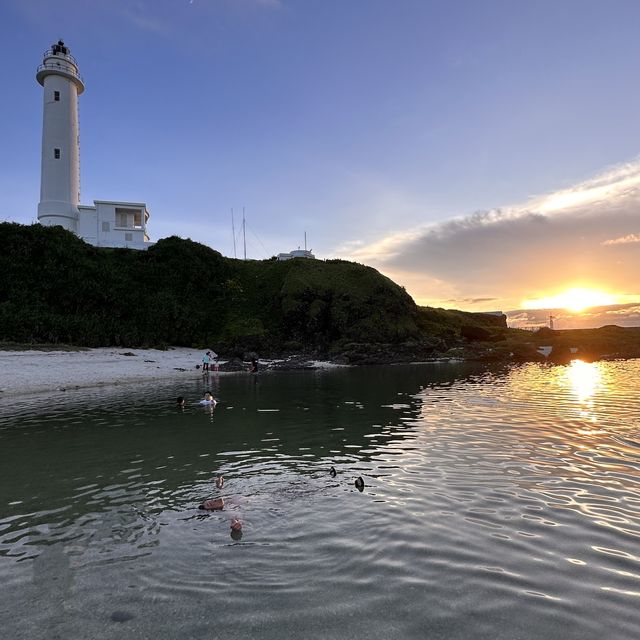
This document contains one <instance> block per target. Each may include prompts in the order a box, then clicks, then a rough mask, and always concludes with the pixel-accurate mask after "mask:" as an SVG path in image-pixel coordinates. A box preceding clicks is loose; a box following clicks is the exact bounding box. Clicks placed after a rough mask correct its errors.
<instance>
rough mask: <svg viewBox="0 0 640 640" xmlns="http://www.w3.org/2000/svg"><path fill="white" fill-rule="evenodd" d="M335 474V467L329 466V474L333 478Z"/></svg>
mask: <svg viewBox="0 0 640 640" xmlns="http://www.w3.org/2000/svg"><path fill="white" fill-rule="evenodd" d="M336 474H337V471H336V468H335V467H331V469H329V475H330V476H331V477H332V478H335V477H336Z"/></svg>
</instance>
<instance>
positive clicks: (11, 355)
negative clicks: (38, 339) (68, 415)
mask: <svg viewBox="0 0 640 640" xmlns="http://www.w3.org/2000/svg"><path fill="white" fill-rule="evenodd" d="M126 353H129V354H133V355H124V354H126ZM203 354H204V351H201V350H196V349H186V348H173V349H168V350H167V351H160V350H156V349H126V348H123V349H115V348H113V347H105V348H100V349H88V350H86V351H0V398H6V397H9V396H13V395H21V394H34V393H40V392H47V391H53V390H67V389H81V388H86V387H96V386H101V385H113V384H124V383H132V382H143V381H148V380H155V379H158V378H163V379H166V378H174V377H175V378H180V377H183V378H193V376H195V375H198V374H199V373H200V371H201V370H200V369H196V365H198V364H201V361H202V355H203Z"/></svg>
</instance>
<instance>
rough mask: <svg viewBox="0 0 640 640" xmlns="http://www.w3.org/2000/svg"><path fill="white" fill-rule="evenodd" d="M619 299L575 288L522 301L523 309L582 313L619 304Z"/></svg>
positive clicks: (595, 290) (609, 294)
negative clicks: (561, 310)
mask: <svg viewBox="0 0 640 640" xmlns="http://www.w3.org/2000/svg"><path fill="white" fill-rule="evenodd" d="M619 302H620V300H619V297H618V296H616V295H614V294H611V293H606V292H604V291H599V290H597V289H585V288H581V287H575V288H573V289H567V291H563V292H562V293H558V294H556V295H555V296H549V297H547V298H533V299H530V300H523V301H522V308H523V309H567V310H568V311H575V312H579V311H584V310H585V309H588V308H590V307H600V306H604V305H608V304H617V303H619Z"/></svg>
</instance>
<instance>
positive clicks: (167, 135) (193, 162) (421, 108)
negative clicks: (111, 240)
mask: <svg viewBox="0 0 640 640" xmlns="http://www.w3.org/2000/svg"><path fill="white" fill-rule="evenodd" d="M639 24H640V3H638V2H636V1H635V0H610V1H609V2H602V1H593V0H550V1H544V0H536V1H535V2H525V1H524V0H522V1H519V0H503V1H497V0H438V1H429V0H315V1H312V0H193V1H191V2H190V1H189V0H140V1H135V0H130V1H124V0H91V1H89V0H85V1H82V2H80V1H74V0H58V1H57V2H55V3H52V2H50V1H49V2H45V1H41V0H20V1H18V0H4V2H2V4H1V5H0V25H1V26H0V33H2V38H3V43H4V46H5V50H9V51H10V55H9V56H7V58H5V60H7V61H8V60H10V61H11V64H10V65H5V67H4V68H3V76H4V80H5V86H9V87H11V89H10V90H7V91H6V92H5V94H4V97H5V99H4V100H2V101H1V102H0V122H2V123H3V131H2V135H3V140H4V141H5V150H6V151H8V153H5V154H4V155H3V157H2V159H0V169H1V170H0V188H1V189H2V193H3V198H2V205H1V209H0V218H1V219H3V220H14V221H17V222H24V223H29V222H31V221H33V220H34V219H35V215H36V213H35V212H36V207H37V202H38V197H39V179H40V176H39V160H40V135H41V87H40V86H39V85H38V84H37V83H36V81H35V77H34V76H35V68H36V66H37V65H38V64H39V63H40V62H41V60H42V52H43V51H44V50H45V49H46V48H47V47H48V46H49V45H50V44H51V43H52V42H53V41H55V40H57V39H58V38H63V39H64V40H65V41H66V42H67V44H68V45H69V47H70V48H71V52H72V53H73V55H74V56H75V57H76V58H77V60H78V62H79V65H80V71H81V73H82V75H83V77H84V80H85V83H86V91H85V93H84V94H83V95H82V96H81V98H80V131H81V179H82V201H83V202H85V203H90V202H91V201H92V200H93V199H113V200H133V201H144V202H146V203H147V204H148V207H149V209H150V211H151V220H150V228H149V231H150V235H151V237H152V239H159V238H160V237H164V236H167V235H172V234H176V235H181V236H183V237H191V238H192V239H194V240H197V241H200V242H204V243H205V244H208V245H210V246H212V247H214V248H215V249H217V250H219V251H221V252H222V253H223V254H225V255H232V254H233V243H232V236H231V223H230V209H231V208H232V207H233V208H234V210H235V212H236V216H237V219H238V217H239V215H240V212H241V209H242V207H243V206H244V207H245V208H246V213H247V220H248V233H247V244H248V254H249V256H250V257H253V258H264V257H269V256H270V255H273V254H275V253H277V252H279V251H288V250H291V249H293V248H295V247H297V246H299V245H301V244H302V243H303V238H304V236H303V234H304V231H306V232H307V236H308V238H309V245H310V247H311V248H313V250H314V252H315V253H316V254H317V255H318V256H319V257H335V256H340V257H345V258H351V259H357V260H359V261H362V262H366V263H368V264H372V265H373V266H376V267H377V268H380V269H381V270H382V271H383V272H385V273H387V274H388V275H390V276H391V277H393V278H394V279H395V280H396V281H399V282H400V283H401V284H404V285H405V286H407V288H408V290H409V291H410V292H411V293H412V294H413V295H414V297H416V299H417V300H418V301H419V302H425V303H432V304H441V305H443V306H452V307H458V308H468V309H481V308H493V307H501V308H509V307H510V306H511V307H512V308H515V307H516V306H517V305H518V302H519V300H521V299H524V298H531V297H535V296H536V295H537V296H542V295H544V294H549V293H550V292H552V290H553V289H554V286H556V288H557V287H562V286H565V285H566V286H569V285H574V284H583V285H585V284H590V285H594V286H595V285H598V286H600V287H604V288H609V289H610V290H612V291H613V290H614V289H615V292H616V293H618V294H620V295H624V296H627V300H630V299H631V298H633V296H635V295H636V294H639V293H640V287H636V286H635V285H634V283H633V281H632V280H631V278H627V279H625V274H628V273H630V272H631V271H632V270H635V269H636V268H640V262H638V257H637V254H638V253H640V235H638V236H637V240H635V239H634V238H635V234H640V223H639V222H637V220H638V218H639V217H640V216H639V215H637V214H636V211H638V213H640V208H637V207H638V206H639V205H640V191H639V190H638V189H640V187H639V186H637V185H640V178H639V179H638V183H637V184H636V182H635V181H634V180H631V182H628V181H627V182H624V183H623V187H624V190H623V192H621V191H620V190H619V189H618V191H616V189H615V188H614V189H613V196H611V189H609V188H606V189H605V193H606V195H605V196H604V199H603V197H599V198H597V199H595V200H594V199H593V198H592V199H589V198H587V201H586V204H585V202H584V201H583V200H582V199H580V198H578V200H577V204H576V201H573V200H571V201H570V202H569V203H568V205H567V206H564V207H560V208H558V207H556V208H555V209H554V208H553V207H551V209H549V207H547V209H544V206H546V205H544V204H541V203H545V202H546V203H547V205H548V203H549V201H550V199H552V198H553V197H554V194H557V193H558V192H562V193H572V194H574V193H576V192H578V191H581V190H583V189H585V188H586V189H589V188H590V186H592V185H593V184H594V181H595V182H597V183H598V184H599V182H598V181H602V180H605V181H606V180H610V181H611V182H612V183H613V185H614V186H615V187H620V175H621V172H622V174H624V175H627V176H628V175H629V172H631V174H633V176H636V175H637V176H640V164H639V163H638V153H639V149H640V146H639V143H640V90H639V88H638V87H639V83H638V82H637V77H638V69H639V67H640V38H638V33H639V32H638V25H639ZM607 184H608V183H607ZM630 184H631V186H629V185H630ZM600 195H601V194H600ZM610 197H613V198H616V200H615V202H610V201H609V200H608V198H610ZM541 207H542V209H541ZM479 211H484V212H488V213H485V214H478V213H477V212H479ZM611 211H614V213H615V212H617V213H615V215H616V216H617V217H615V220H613V221H612V219H611ZM531 215H534V216H538V217H540V216H541V217H542V218H544V219H545V221H546V222H548V223H549V225H548V228H549V229H551V232H552V233H553V234H554V237H555V234H562V233H564V235H561V239H562V240H563V242H564V244H562V245H561V246H560V249H559V248H558V245H557V244H556V245H555V246H554V253H553V255H549V252H548V247H547V239H548V234H546V233H540V234H535V233H534V234H532V233H531V229H530V228H529V227H528V226H527V224H524V223H523V220H529V217H527V216H531ZM483 216H484V217H483ZM479 219H480V220H481V223H479V222H478V220H479ZM535 219H536V220H537V219H539V218H535ZM585 219H588V220H589V221H590V222H589V224H588V225H586V227H589V228H590V229H591V228H593V229H594V231H593V234H592V236H589V238H588V239H587V240H585V241H584V242H582V244H580V246H578V245H576V246H574V244H575V239H576V237H577V236H578V235H580V233H578V232H577V231H576V230H577V229H581V228H583V227H585V224H584V220H585ZM474 225H475V226H474ZM613 228H615V234H614V235H615V237H613V236H611V237H609V236H608V235H607V234H608V233H609V231H610V230H612V229H613ZM487 234H488V235H491V236H492V239H490V240H489V241H487ZM603 234H604V235H603ZM609 235H611V234H609ZM625 237H626V238H631V239H630V240H629V241H628V242H624V243H623V242H620V243H617V244H616V243H615V242H611V243H610V244H605V243H606V242H607V241H613V240H616V239H620V238H625ZM443 238H446V242H443ZM588 242H591V243H592V244H591V245H589V246H587V244H588ZM484 243H486V247H487V249H486V250H485V249H483V246H485V244H484ZM535 243H538V244H535ZM585 243H587V244H585ZM389 247H392V250H389ZM523 247H526V248H527V251H528V254H527V260H528V265H527V269H520V271H518V269H517V268H515V267H514V265H515V266H520V267H522V264H521V262H520V263H519V262H518V251H522V250H523ZM595 247H598V248H599V249H598V251H599V252H600V253H599V254H598V255H600V254H602V256H601V259H600V262H599V263H598V264H599V266H598V265H597V264H592V263H593V260H592V259H591V258H590V260H591V261H590V262H589V264H588V265H586V266H585V261H584V256H585V255H587V256H593V255H595V254H596V253H598V252H597V251H595ZM602 247H606V249H603V248H602ZM471 249H472V250H471ZM580 251H582V252H583V253H580ZM633 252H635V253H633ZM563 254H566V255H563ZM438 256H440V258H438ZM576 256H578V257H577V258H576ZM580 256H582V257H580ZM445 257H446V259H445ZM551 259H553V262H554V269H553V270H549V269H548V264H549V262H550V260H551ZM565 261H566V262H568V264H567V265H565V264H564V262H565ZM480 263H481V264H482V265H483V269H481V270H478V269H477V267H478V264H480ZM615 264H620V266H619V268H618V272H616V273H615V274H613V273H612V270H613V269H614V265H615ZM581 269H583V270H584V273H585V274H586V275H585V277H584V278H583V277H582V275H581V274H582V271H581ZM527 270H528V272H533V273H538V274H545V277H540V278H537V277H526V275H525V271H527ZM511 272H513V274H514V277H513V278H512V279H511V280H509V278H507V277H505V273H506V274H509V273H511ZM516 272H517V273H518V276H517V278H516V277H515V273H516ZM470 273H478V274H480V275H481V277H480V275H478V277H477V278H470V277H469V274H470ZM567 273H570V277H569V276H567V278H566V279H565V280H566V282H565V281H564V280H562V278H564V275H565V274H567ZM636 273H637V271H636ZM554 274H555V275H554ZM554 278H555V279H554ZM561 280H562V281H561ZM587 280H588V282H587ZM634 280H635V278H634ZM634 287H635V288H634ZM638 299H640V295H639V296H638Z"/></svg>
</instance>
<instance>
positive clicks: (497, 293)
mask: <svg viewBox="0 0 640 640" xmlns="http://www.w3.org/2000/svg"><path fill="white" fill-rule="evenodd" d="M639 212H640V160H636V161H634V162H630V163H625V164H621V165H619V166H616V167H612V168H610V169H608V170H606V171H604V172H603V173H601V174H600V175H598V176H596V177H594V178H592V179H590V180H587V181H584V182H582V183H580V184H577V185H575V186H574V187H571V188H568V189H562V190H559V191H556V192H553V193H550V194H546V195H544V196H539V197H535V198H532V199H530V200H528V201H527V202H524V203H522V204H519V205H514V206H509V207H503V208H496V209H492V210H490V211H479V212H476V213H473V214H471V215H467V216H462V217H459V218H454V219H451V220H447V221H444V222H441V223H436V224H430V225H424V226H422V227H417V228H414V229H409V230H403V231H402V232H399V233H396V234H391V235H388V236H386V237H383V238H380V239H378V240H377V241H375V242H373V243H370V244H368V245H360V246H357V247H356V246H354V247H352V252H351V257H352V258H354V259H356V260H358V261H361V262H368V263H369V264H373V265H374V266H376V267H377V268H379V269H380V270H382V271H383V272H384V273H386V274H387V275H389V276H390V277H392V278H395V279H397V280H398V281H399V282H400V283H401V284H405V282H404V281H403V280H402V277H404V276H406V275H407V274H412V278H411V280H412V282H413V283H414V285H413V286H410V285H408V284H406V285H405V286H407V287H408V289H409V291H410V293H412V295H414V297H415V298H416V299H417V300H418V301H419V302H422V303H427V302H429V301H430V302H432V303H440V304H443V303H445V302H446V301H447V300H449V299H452V298H455V299H457V300H478V299H480V298H490V300H487V301H486V302H492V303H493V302H501V303H502V304H504V305H505V306H507V305H509V306H511V305H514V306H515V305H517V304H519V301H520V300H522V299H524V298H535V297H542V296H544V295H549V294H550V293H555V292H558V291H560V290H562V289H563V288H569V287H570V286H584V287H594V288H601V289H605V290H608V291H613V292H620V291H627V292H632V293H636V294H640V287H639V286H638V285H637V282H636V279H637V278H636V276H635V274H637V273H638V272H640V252H638V251H633V252H630V251H628V250H626V247H625V245H628V244H630V243H631V242H636V241H640V235H638V234H637V228H638V213H639ZM388 215H389V216H390V217H393V215H394V214H393V211H389V212H388ZM611 238H614V239H615V240H614V241H612V240H611ZM430 282H431V283H433V282H439V283H444V284H445V285H446V286H445V287H444V290H438V289H437V288H433V287H431V286H430V285H429V283H430ZM445 291H447V292H453V295H450V293H445ZM638 299H640V295H638ZM470 304H475V303H470ZM509 306H507V308H509Z"/></svg>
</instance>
